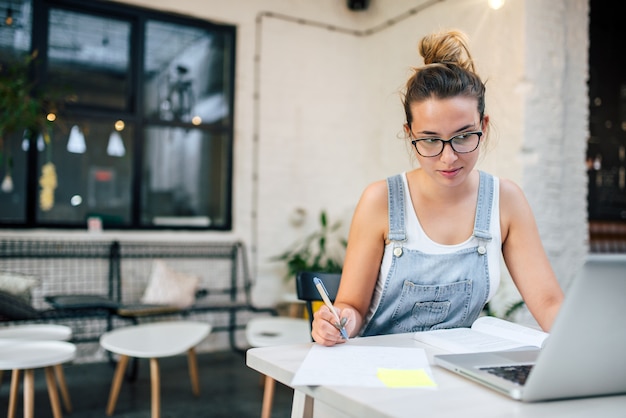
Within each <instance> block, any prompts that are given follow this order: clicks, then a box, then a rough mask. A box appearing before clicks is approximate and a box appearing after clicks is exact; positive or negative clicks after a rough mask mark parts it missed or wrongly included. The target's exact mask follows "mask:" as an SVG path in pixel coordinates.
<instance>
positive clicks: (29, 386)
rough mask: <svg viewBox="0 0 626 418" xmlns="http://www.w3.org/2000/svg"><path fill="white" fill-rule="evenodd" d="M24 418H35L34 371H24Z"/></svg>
mask: <svg viewBox="0 0 626 418" xmlns="http://www.w3.org/2000/svg"><path fill="white" fill-rule="evenodd" d="M24 418H35V371H34V370H33V369H26V370H24Z"/></svg>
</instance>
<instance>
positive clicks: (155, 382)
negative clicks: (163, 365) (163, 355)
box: [150, 358, 161, 418]
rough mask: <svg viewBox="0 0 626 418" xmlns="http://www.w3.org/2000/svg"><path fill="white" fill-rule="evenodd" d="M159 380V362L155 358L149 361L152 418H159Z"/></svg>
mask: <svg viewBox="0 0 626 418" xmlns="http://www.w3.org/2000/svg"><path fill="white" fill-rule="evenodd" d="M160 386H161V378H160V376H159V361H158V360H157V359H156V358H151V359H150V388H151V391H152V395H151V398H152V407H151V410H152V418H160V417H161V391H160V388H159V387H160Z"/></svg>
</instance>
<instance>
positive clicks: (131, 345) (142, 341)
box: [100, 321, 211, 418]
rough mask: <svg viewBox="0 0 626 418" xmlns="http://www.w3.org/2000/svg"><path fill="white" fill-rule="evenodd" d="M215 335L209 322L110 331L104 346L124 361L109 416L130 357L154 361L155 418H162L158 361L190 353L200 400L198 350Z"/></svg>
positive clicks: (194, 387)
mask: <svg viewBox="0 0 626 418" xmlns="http://www.w3.org/2000/svg"><path fill="white" fill-rule="evenodd" d="M210 332H211V325H209V324H208V323H206V322H194V321H169V322H154V323H148V324H142V325H133V326H129V327H125V328H118V329H115V330H113V331H109V332H107V333H105V334H103V335H102V336H101V337H100V345H101V346H102V347H103V348H104V349H106V350H109V351H110V352H112V353H115V354H119V355H120V358H119V360H118V363H117V367H116V369H115V375H114V377H113V383H112V385H111V392H110V394H109V402H108V404H107V410H106V413H107V415H109V416H110V415H112V414H113V411H114V410H115V404H116V403H117V397H118V395H119V392H120V388H121V386H122V379H123V377H124V371H125V370H126V365H127V364H128V359H129V357H137V358H148V359H150V385H151V392H152V393H151V400H152V404H151V410H152V418H159V417H160V415H161V407H160V404H161V395H160V376H159V364H158V358H160V357H170V356H175V355H178V354H182V353H184V352H187V358H188V364H189V375H190V378H191V388H192V391H193V394H194V395H196V396H198V395H199V393H200V385H199V382H198V366H197V359H196V352H195V349H194V348H195V346H196V345H198V344H199V343H200V342H201V341H202V340H203V339H205V338H206V336H207V335H209V333H210Z"/></svg>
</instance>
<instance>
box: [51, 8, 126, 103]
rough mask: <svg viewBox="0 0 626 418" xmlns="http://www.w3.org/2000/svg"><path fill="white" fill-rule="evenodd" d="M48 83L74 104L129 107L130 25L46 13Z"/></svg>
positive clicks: (100, 18) (68, 14)
mask: <svg viewBox="0 0 626 418" xmlns="http://www.w3.org/2000/svg"><path fill="white" fill-rule="evenodd" d="M48 44H49V45H48V60H49V61H48V80H49V81H50V82H51V83H53V84H55V85H57V86H60V87H64V88H66V89H68V90H70V91H71V92H72V93H73V94H74V95H75V98H76V105H80V106H98V107H103V108H109V109H120V110H126V109H128V108H129V106H130V104H129V97H130V77H129V74H130V73H129V49H130V23H128V22H123V21H119V20H113V19H107V18H104V17H97V16H92V15H88V14H84V13H76V12H70V11H65V10H58V9H52V10H50V29H49V41H48Z"/></svg>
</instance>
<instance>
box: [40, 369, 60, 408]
mask: <svg viewBox="0 0 626 418" xmlns="http://www.w3.org/2000/svg"><path fill="white" fill-rule="evenodd" d="M44 373H45V375H46V385H47V386H48V396H49V397H50V406H51V407H52V416H53V417H54V418H62V417H63V414H62V413H61V403H60V402H59V393H58V392H57V384H56V381H55V380H54V369H53V367H52V366H49V367H45V368H44Z"/></svg>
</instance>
